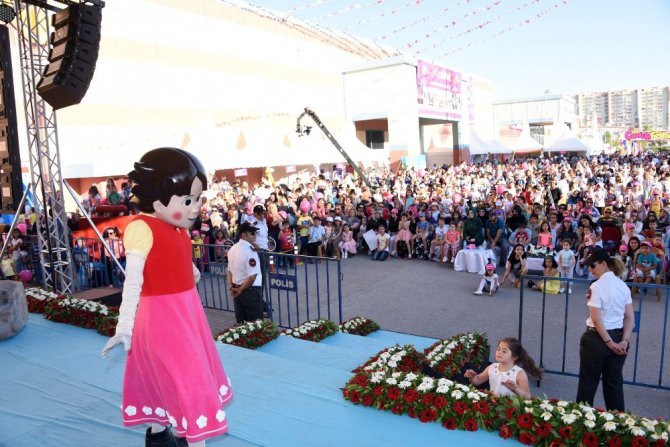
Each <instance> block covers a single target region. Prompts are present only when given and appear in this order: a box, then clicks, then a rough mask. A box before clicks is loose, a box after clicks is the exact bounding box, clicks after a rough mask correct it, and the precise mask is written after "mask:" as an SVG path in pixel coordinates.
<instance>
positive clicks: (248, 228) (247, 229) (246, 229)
mask: <svg viewBox="0 0 670 447" xmlns="http://www.w3.org/2000/svg"><path fill="white" fill-rule="evenodd" d="M257 231H258V228H256V227H254V226H253V225H251V224H250V223H249V222H243V223H241V224H240V226H239V227H238V229H237V232H238V233H239V234H242V233H251V234H255V233H256V232H257Z"/></svg>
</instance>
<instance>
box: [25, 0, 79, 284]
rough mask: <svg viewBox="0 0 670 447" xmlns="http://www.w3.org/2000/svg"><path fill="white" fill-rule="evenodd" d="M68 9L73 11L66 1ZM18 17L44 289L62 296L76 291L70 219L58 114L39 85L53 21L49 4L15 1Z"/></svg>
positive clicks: (29, 149)
mask: <svg viewBox="0 0 670 447" xmlns="http://www.w3.org/2000/svg"><path fill="white" fill-rule="evenodd" d="M63 3H65V5H64V6H67V3H66V2H63ZM14 5H15V10H16V13H17V21H18V22H17V23H18V38H19V52H20V62H21V80H22V85H23V100H24V109H25V117H26V127H27V132H28V153H29V156H30V177H31V184H32V187H33V200H34V204H35V212H36V214H37V216H40V217H38V219H37V238H38V241H39V242H38V245H39V257H40V263H41V266H42V274H43V277H42V278H43V284H45V285H46V286H48V287H51V288H53V289H54V290H55V291H57V292H59V293H70V292H72V291H73V280H74V275H73V270H74V268H73V265H72V262H71V256H70V250H69V243H68V227H67V215H66V213H65V206H64V198H63V195H64V193H65V191H64V189H63V178H62V174H61V163H60V152H59V150H58V132H57V125H56V112H55V111H54V110H53V109H52V108H51V106H49V104H47V103H46V102H45V101H44V100H43V99H42V98H41V97H40V96H39V95H38V94H37V83H38V82H39V80H40V79H41V77H42V73H43V71H44V68H45V67H46V66H47V64H48V62H49V60H48V59H49V48H50V45H49V37H50V35H51V29H50V28H51V26H50V23H49V22H50V17H51V15H52V13H53V11H57V10H58V9H60V8H55V7H54V6H52V5H53V3H50V4H47V2H46V1H43V2H42V1H29V2H24V1H22V0H14Z"/></svg>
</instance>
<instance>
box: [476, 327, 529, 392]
mask: <svg viewBox="0 0 670 447" xmlns="http://www.w3.org/2000/svg"><path fill="white" fill-rule="evenodd" d="M526 371H528V373H529V374H531V375H533V376H535V377H537V378H538V379H541V378H542V370H541V369H540V368H538V367H537V366H535V361H534V360H533V359H532V358H531V357H530V356H529V355H528V353H527V352H526V350H525V349H524V348H523V346H521V342H520V341H519V340H517V339H516V338H512V337H507V338H503V339H502V340H500V341H499V342H498V347H497V348H496V361H495V363H492V364H490V365H489V366H487V367H486V369H485V370H484V371H483V372H481V373H479V374H477V373H476V372H475V371H473V370H471V369H469V370H467V371H466V372H465V374H464V376H465V377H466V378H467V379H469V380H470V383H472V384H473V385H475V386H476V385H479V384H481V383H484V382H486V381H487V380H488V381H489V385H490V389H491V392H492V393H494V394H496V395H498V396H515V395H516V396H521V397H523V398H524V399H527V400H530V399H531V398H532V396H531V394H530V387H529V386H528V375H527V374H526Z"/></svg>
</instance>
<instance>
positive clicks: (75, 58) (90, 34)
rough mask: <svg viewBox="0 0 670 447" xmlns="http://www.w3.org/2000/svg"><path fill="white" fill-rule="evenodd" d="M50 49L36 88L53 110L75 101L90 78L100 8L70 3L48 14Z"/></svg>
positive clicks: (99, 21)
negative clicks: (45, 65) (50, 21)
mask: <svg viewBox="0 0 670 447" xmlns="http://www.w3.org/2000/svg"><path fill="white" fill-rule="evenodd" d="M51 18H52V26H53V28H54V31H53V32H52V33H51V51H50V52H49V65H47V67H46V69H45V70H44V73H42V79H41V80H40V82H39V83H38V84H37V92H38V93H39V95H40V96H41V97H42V98H43V99H44V100H45V101H46V102H48V103H49V104H50V105H51V107H53V109H54V110H57V109H62V108H64V107H69V106H71V105H74V104H79V103H80V102H81V100H82V99H84V95H85V94H86V91H87V90H88V86H89V85H90V83H91V80H92V79H93V72H94V71H95V64H96V61H97V60H98V49H99V47H100V23H101V22H102V8H101V7H99V6H95V5H86V4H72V5H70V6H68V7H67V8H65V9H63V10H62V11H59V12H57V13H56V14H54V15H53V16H52V17H51Z"/></svg>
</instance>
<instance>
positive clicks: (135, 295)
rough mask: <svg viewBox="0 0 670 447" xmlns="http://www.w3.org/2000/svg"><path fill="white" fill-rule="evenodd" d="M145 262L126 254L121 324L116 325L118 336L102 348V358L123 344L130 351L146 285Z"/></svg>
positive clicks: (133, 254) (135, 256) (144, 259)
mask: <svg viewBox="0 0 670 447" xmlns="http://www.w3.org/2000/svg"><path fill="white" fill-rule="evenodd" d="M145 261H146V258H144V257H142V256H139V255H137V254H135V253H132V252H130V253H126V280H125V282H124V283H123V295H122V299H121V308H120V309H119V322H118V324H117V325H116V334H115V335H114V336H113V337H112V338H110V339H109V341H107V344H106V345H105V347H104V348H102V358H107V354H109V351H111V350H112V348H114V347H115V346H116V345H119V344H121V343H123V349H125V350H126V352H127V351H130V348H131V346H130V340H131V339H132V336H133V325H134V324H135V313H136V312H137V305H138V304H139V302H140V291H141V290H142V284H143V283H144V263H145Z"/></svg>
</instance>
